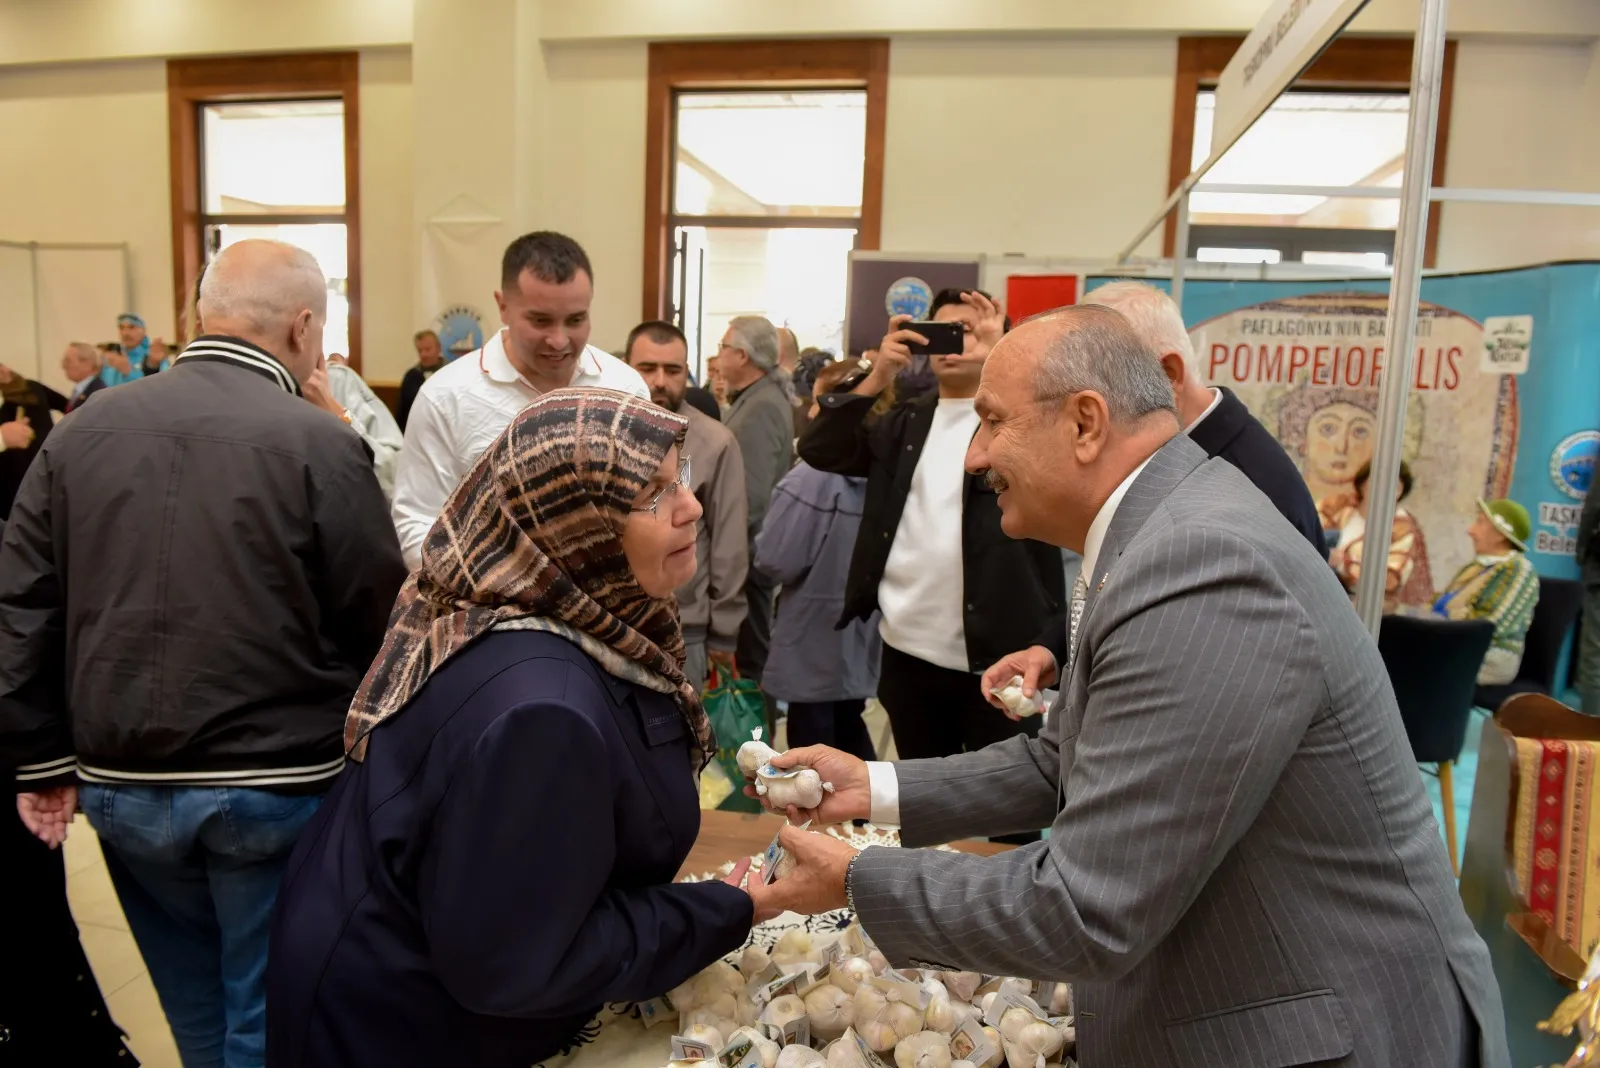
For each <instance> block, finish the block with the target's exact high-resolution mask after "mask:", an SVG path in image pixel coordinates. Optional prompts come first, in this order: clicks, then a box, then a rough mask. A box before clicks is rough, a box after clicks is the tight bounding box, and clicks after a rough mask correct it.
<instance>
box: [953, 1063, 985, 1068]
mask: <svg viewBox="0 0 1600 1068" xmlns="http://www.w3.org/2000/svg"><path fill="white" fill-rule="evenodd" d="M950 1068H978V1066H977V1065H976V1064H973V1063H972V1062H971V1061H951V1062H950Z"/></svg>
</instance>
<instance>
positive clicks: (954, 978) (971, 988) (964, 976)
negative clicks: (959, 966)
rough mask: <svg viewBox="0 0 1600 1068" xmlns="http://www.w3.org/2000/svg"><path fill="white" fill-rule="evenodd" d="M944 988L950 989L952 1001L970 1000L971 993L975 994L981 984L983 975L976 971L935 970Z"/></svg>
mask: <svg viewBox="0 0 1600 1068" xmlns="http://www.w3.org/2000/svg"><path fill="white" fill-rule="evenodd" d="M935 974H936V975H937V977H938V979H939V981H940V982H942V983H944V986H945V989H946V990H948V991H950V998H951V1000H952V1001H967V1002H970V1001H971V1000H972V998H973V995H975V994H977V992H978V987H980V986H982V985H983V976H982V975H981V974H979V973H978V972H937V973H935Z"/></svg>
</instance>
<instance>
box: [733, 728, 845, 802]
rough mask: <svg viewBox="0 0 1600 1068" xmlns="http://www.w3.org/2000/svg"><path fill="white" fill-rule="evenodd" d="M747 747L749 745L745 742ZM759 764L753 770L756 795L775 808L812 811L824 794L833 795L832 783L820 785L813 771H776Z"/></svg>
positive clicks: (789, 769)
mask: <svg viewBox="0 0 1600 1068" xmlns="http://www.w3.org/2000/svg"><path fill="white" fill-rule="evenodd" d="M746 744H749V743H746ZM769 767H770V765H766V764H763V765H762V766H761V767H760V768H759V769H757V771H756V794H757V796H759V797H761V798H763V799H765V800H766V802H767V804H768V805H770V806H772V807H773V808H775V809H780V810H781V809H786V808H788V807H789V806H790V805H793V806H794V807H796V808H816V807H817V806H818V805H820V804H822V798H823V795H824V794H831V793H833V783H831V782H823V781H822V776H821V775H820V774H818V773H817V770H816V769H815V768H788V769H786V770H784V771H781V772H778V771H776V769H773V770H772V771H771V772H769V770H768V769H769Z"/></svg>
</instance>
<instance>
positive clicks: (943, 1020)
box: [922, 979, 956, 1037]
mask: <svg viewBox="0 0 1600 1068" xmlns="http://www.w3.org/2000/svg"><path fill="white" fill-rule="evenodd" d="M922 989H924V990H926V991H927V992H928V1007H927V1008H926V1009H924V1010H923V1013H922V1027H923V1030H926V1031H941V1032H943V1033H944V1035H945V1036H946V1037H949V1035H950V1033H951V1032H952V1031H954V1030H955V1029H956V1011H955V1008H954V1007H953V1006H952V1005H951V1004H950V992H949V991H948V990H946V989H945V988H944V984H943V983H941V982H939V980H937V979H924V980H923V981H922Z"/></svg>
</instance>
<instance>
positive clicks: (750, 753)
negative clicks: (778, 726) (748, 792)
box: [734, 727, 778, 779]
mask: <svg viewBox="0 0 1600 1068" xmlns="http://www.w3.org/2000/svg"><path fill="white" fill-rule="evenodd" d="M777 755H778V751H777V750H776V749H774V748H772V746H770V745H768V744H767V743H766V742H763V741H762V740H761V728H760V727H757V728H756V729H755V730H753V731H751V732H750V741H748V742H745V743H744V744H743V745H741V746H740V747H739V752H738V753H736V754H735V755H734V760H735V761H736V762H737V763H738V765H739V770H740V771H742V772H744V777H745V778H747V779H753V778H755V777H756V769H757V768H759V767H761V765H763V764H765V763H766V762H767V761H769V760H771V759H772V758H773V757H775V756H777Z"/></svg>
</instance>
